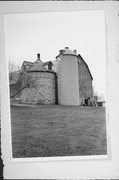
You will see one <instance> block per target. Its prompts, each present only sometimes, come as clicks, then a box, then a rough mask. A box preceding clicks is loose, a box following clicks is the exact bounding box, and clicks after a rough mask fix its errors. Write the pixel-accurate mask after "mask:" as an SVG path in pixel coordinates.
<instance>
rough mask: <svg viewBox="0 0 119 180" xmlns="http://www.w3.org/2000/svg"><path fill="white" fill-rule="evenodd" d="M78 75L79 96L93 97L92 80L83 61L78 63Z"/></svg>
mask: <svg viewBox="0 0 119 180" xmlns="http://www.w3.org/2000/svg"><path fill="white" fill-rule="evenodd" d="M78 73H79V94H80V97H81V98H87V97H91V96H93V88H92V78H91V75H90V73H89V70H88V68H87V66H86V64H85V63H84V62H83V60H81V59H80V61H79V63H78Z"/></svg>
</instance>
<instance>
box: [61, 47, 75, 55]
mask: <svg viewBox="0 0 119 180" xmlns="http://www.w3.org/2000/svg"><path fill="white" fill-rule="evenodd" d="M63 54H73V55H76V50H74V51H72V50H71V49H69V47H65V50H64V53H63Z"/></svg>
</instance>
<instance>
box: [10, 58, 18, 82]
mask: <svg viewBox="0 0 119 180" xmlns="http://www.w3.org/2000/svg"><path fill="white" fill-rule="evenodd" d="M18 70H20V66H19V65H17V64H15V63H14V62H13V61H11V60H10V61H9V81H10V82H11V81H12V80H16V78H17V71H18Z"/></svg>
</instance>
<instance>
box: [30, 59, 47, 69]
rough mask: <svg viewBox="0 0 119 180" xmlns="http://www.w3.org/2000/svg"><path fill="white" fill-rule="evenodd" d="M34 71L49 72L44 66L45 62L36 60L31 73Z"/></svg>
mask: <svg viewBox="0 0 119 180" xmlns="http://www.w3.org/2000/svg"><path fill="white" fill-rule="evenodd" d="M34 71H47V69H46V68H45V67H44V66H43V62H42V61H41V60H36V61H35V62H34V64H33V67H32V68H31V69H30V70H29V72H34Z"/></svg>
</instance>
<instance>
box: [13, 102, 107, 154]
mask: <svg viewBox="0 0 119 180" xmlns="http://www.w3.org/2000/svg"><path fill="white" fill-rule="evenodd" d="M11 123H12V146H13V157H14V158H20V157H47V156H74V155H80V156H82V155H105V154H107V148H106V127H105V126H106V120H105V108H104V107H97V108H93V107H81V106H60V105H50V106H48V105H43V106H41V105H39V106H38V105H37V106H35V105H34V106H23V105H21V106H20V105H19V106H11Z"/></svg>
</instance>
